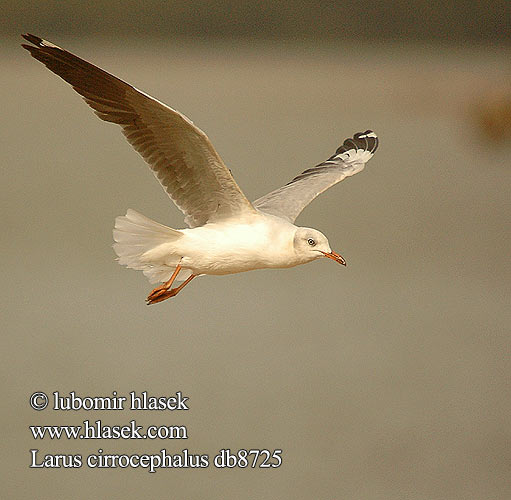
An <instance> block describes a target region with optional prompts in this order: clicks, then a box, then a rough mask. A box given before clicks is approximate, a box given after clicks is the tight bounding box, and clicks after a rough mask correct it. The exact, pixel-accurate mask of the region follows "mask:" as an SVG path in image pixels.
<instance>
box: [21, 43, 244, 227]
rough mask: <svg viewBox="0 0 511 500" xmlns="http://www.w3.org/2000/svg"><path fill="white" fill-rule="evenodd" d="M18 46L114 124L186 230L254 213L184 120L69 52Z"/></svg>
mask: <svg viewBox="0 0 511 500" xmlns="http://www.w3.org/2000/svg"><path fill="white" fill-rule="evenodd" d="M23 38H25V40H27V41H29V42H31V43H32V44H34V45H33V46H32V45H26V44H22V46H23V47H24V48H25V49H27V50H28V51H29V52H30V53H31V54H32V56H33V57H35V58H36V59H37V60H38V61H41V62H42V63H43V64H44V65H45V66H46V67H47V68H48V69H50V70H51V71H53V72H54V73H55V74H57V75H58V76H60V77H61V78H62V79H64V80H65V81H66V82H68V83H70V84H71V85H72V86H73V88H74V89H75V90H76V91H77V92H78V93H79V94H80V95H81V96H82V97H83V98H84V99H85V101H86V102H87V104H88V105H89V106H90V107H91V108H93V109H94V111H95V113H96V114H97V115H98V116H99V117H100V118H101V119H102V120H105V121H107V122H112V123H117V124H118V125H120V126H121V127H122V129H123V130H122V131H123V133H124V135H125V136H126V138H127V140H128V142H129V143H130V144H131V145H132V146H133V147H134V148H135V150H136V151H138V153H140V155H141V156H142V157H143V158H144V160H145V161H146V162H147V163H148V164H149V166H150V167H151V169H152V171H153V172H154V174H155V176H156V177H157V179H158V180H159V181H160V183H161V185H162V187H163V188H164V189H165V191H166V192H167V194H168V195H169V196H170V198H171V199H172V200H173V201H174V203H175V204H176V205H177V206H178V207H179V208H180V209H181V210H182V212H183V213H184V214H185V216H186V218H185V220H186V222H187V223H188V224H189V225H190V226H191V227H195V226H200V225H203V224H205V223H206V222H208V221H211V220H218V219H224V218H229V217H231V216H236V217H239V216H240V215H242V214H243V213H244V212H252V211H253V210H254V208H253V207H252V205H251V204H250V202H249V201H248V200H247V198H246V197H245V195H244V194H243V193H242V191H241V190H240V188H239V187H238V185H237V184H236V182H235V180H234V179H233V177H232V175H231V173H230V171H229V169H228V168H227V167H226V166H225V165H224V163H223V161H222V159H221V158H220V156H219V155H218V153H217V152H216V151H215V149H214V147H213V145H212V144H211V142H210V141H209V139H208V137H207V136H206V134H205V133H204V132H202V130H200V129H199V128H197V127H196V126H195V125H194V124H193V123H192V122H191V121H190V120H189V119H188V118H187V117H186V116H184V115H182V114H181V113H179V112H178V111H175V110H174V109H172V108H169V107H168V106H167V105H165V104H163V103H162V102H160V101H158V100H156V99H154V98H152V97H151V96H149V95H147V94H144V93H143V92H141V91H140V90H138V89H136V88H135V87H132V86H131V85H129V84H127V83H125V82H123V81H122V80H119V79H118V78H116V77H115V76H113V75H111V74H109V73H107V72H106V71H103V70H102V69H100V68H98V67H96V66H94V65H92V64H90V63H88V62H87V61H84V60H83V59H80V58H79V57H77V56H75V55H73V54H71V53H70V52H68V51H66V50H64V49H61V48H60V47H57V46H56V45H53V44H52V43H50V42H47V41H46V40H43V39H42V38H39V37H37V36H34V35H30V34H26V35H23Z"/></svg>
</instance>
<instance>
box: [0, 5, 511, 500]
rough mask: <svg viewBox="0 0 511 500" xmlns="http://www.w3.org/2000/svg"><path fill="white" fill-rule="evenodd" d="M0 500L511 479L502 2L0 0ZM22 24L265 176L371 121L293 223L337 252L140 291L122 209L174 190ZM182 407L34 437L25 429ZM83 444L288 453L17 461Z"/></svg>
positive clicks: (510, 110) (498, 490)
mask: <svg viewBox="0 0 511 500" xmlns="http://www.w3.org/2000/svg"><path fill="white" fill-rule="evenodd" d="M0 6H1V9H2V16H1V17H0V28H1V30H2V33H3V36H2V38H1V39H0V43H1V47H2V51H1V56H0V57H1V60H0V62H1V67H2V82H3V85H2V87H1V89H0V92H1V99H2V118H1V120H2V126H1V127H0V137H1V143H2V156H3V164H4V168H3V170H2V187H3V195H2V198H1V201H0V203H1V206H2V216H3V223H4V229H3V231H2V236H1V238H2V240H1V247H2V259H1V261H0V266H1V276H2V286H1V292H0V293H1V302H2V304H3V314H2V324H3V325H2V331H3V349H2V354H1V356H2V363H1V374H2V381H3V382H2V386H3V388H2V393H3V398H4V404H3V408H4V409H3V411H2V424H3V428H4V434H3V449H4V452H3V453H2V457H1V460H2V464H1V467H2V471H3V474H2V477H3V479H2V483H3V490H4V494H3V495H4V496H5V498H19V499H33V498H37V499H57V498H58V499H68V498H76V499H82V498H83V499H88V498H123V499H138V498H141V497H145V498H180V499H204V498H208V499H238V498H249V499H269V500H271V499H277V498H278V499H365V500H372V499H375V500H376V499H378V500H380V499H389V500H396V499H413V500H415V499H424V500H433V499H439V500H440V499H446V500H447V499H449V500H451V499H508V498H510V497H511V470H510V469H511V425H510V414H511V394H510V389H511V384H510V374H511V362H510V355H511V349H510V348H511V341H510V324H511V313H510V299H509V296H510V295H509V292H510V278H511V265H510V258H509V257H510V237H509V230H510V215H509V214H510V208H511V207H510V189H509V188H510V180H511V160H510V153H511V145H510V142H509V140H510V129H511V105H510V100H511V97H510V96H511V78H510V77H511V64H510V60H511V59H510V56H511V44H510V43H509V34H510V31H509V28H510V18H511V17H510V5H509V2H504V1H502V2H499V1H497V2H495V1H494V2H472V1H461V0H460V1H450V2H440V1H425V0H424V1H422V0H421V1H416V2H412V3H410V2H390V1H381V2H376V3H375V2H372V3H367V2H359V1H354V0H351V1H348V2H324V1H316V0H314V1H310V2H303V1H298V0H296V1H290V0H288V1H287V2H270V1H262V2H239V1H226V2H222V3H219V2H213V1H209V0H204V1H192V2H176V1H166V2H162V1H157V0H146V1H144V2H138V1H137V2H135V1H125V2H102V1H100V2H93V3H91V2H80V1H68V2H65V3H63V2H57V1H46V2H42V3H41V2H32V3H28V4H20V3H18V2H13V1H5V0H3V1H0ZM27 31H28V32H32V33H34V34H37V35H40V36H42V37H44V38H47V39H48V40H50V41H52V42H54V43H56V44H58V45H60V46H62V47H65V48H67V49H68V50H70V51H72V52H74V53H76V54H78V55H80V56H81V57H83V58H85V59H87V60H89V61H91V62H93V63H95V64H97V65H99V66H100V67H102V68H104V69H106V70H108V71H110V72H111V73H113V74H115V75H116V76H118V77H120V78H123V79H124V80H126V81H128V82H130V83H132V84H134V85H136V86H137V87H138V88H140V89H143V90H144V91H146V92H148V93H149V94H151V95H153V96H155V97H157V98H158V99H160V100H162V101H164V102H166V103H167V104H169V105H171V106H172V107H174V108H176V109H178V110H180V111H182V112H183V113H185V114H186V115H187V116H188V117H190V118H191V119H192V120H193V121H194V122H195V123H196V124H197V125H198V126H199V127H201V128H202V129H203V130H205V131H206V132H207V133H208V135H209V137H210V139H211V140H212V142H213V144H214V145H215V146H216V148H217V150H218V152H219V153H220V155H221V156H222V157H223V159H224V161H225V162H226V164H227V165H228V166H229V167H230V168H231V169H232V171H233V173H234V176H235V178H236V179H237V181H238V183H239V184H240V186H241V187H242V189H243V190H244V191H245V193H246V194H247V196H248V197H249V198H251V199H255V198H257V197H259V196H260V195H262V194H264V193H266V192H268V191H270V190H271V189H273V188H275V187H277V186H280V185H282V184H284V183H285V182H287V181H289V180H290V179H291V178H292V177H293V176H294V175H296V174H297V173H299V172H301V171H302V170H304V169H305V168H308V167H310V166H312V165H315V164H317V163H319V162H320V161H322V160H324V159H326V158H327V157H329V156H330V155H331V154H332V153H333V152H334V151H335V149H336V148H337V147H338V146H339V144H341V143H342V141H343V140H344V139H345V138H346V137H349V136H351V135H352V134H353V133H354V132H357V131H362V130H366V129H368V128H370V129H373V130H375V131H376V132H377V133H378V135H379V137H380V140H381V142H380V149H379V150H378V152H377V154H376V155H375V157H374V158H373V159H372V160H371V162H370V163H369V164H368V166H367V168H366V170H365V171H364V172H363V173H361V174H359V175H357V176H355V177H353V178H350V179H347V180H346V181H344V182H343V183H341V184H340V185H338V186H336V187H335V188H333V189H331V190H329V191H328V192H327V193H325V194H324V195H322V196H321V197H320V198H318V199H317V200H316V201H315V202H314V203H313V204H312V205H310V206H309V207H308V208H307V209H306V210H305V211H304V212H303V214H302V215H301V216H300V218H299V219H298V221H297V223H298V224H300V225H304V226H312V227H315V228H317V229H319V230H321V231H323V232H324V233H325V234H326V235H327V236H328V238H329V240H330V243H331V245H332V248H333V249H334V250H336V251H338V252H340V253H341V254H342V255H343V256H344V257H345V258H346V259H347V261H348V267H347V268H343V267H342V266H336V265H335V264H334V263H332V262H330V261H326V259H325V262H323V261H321V262H319V261H318V262H315V263H312V264H309V265H307V266H302V267H297V268H294V269H289V270H283V271H257V272H250V273H245V274H240V275H234V276H226V277H204V278H201V279H200V280H197V281H194V282H193V283H192V284H191V285H190V286H189V287H187V288H186V290H184V291H183V292H182V293H181V294H180V295H179V296H178V297H177V298H175V299H172V300H168V301H166V302H163V303H162V304H159V305H156V306H153V307H146V305H145V302H144V299H145V297H146V295H147V293H148V292H149V291H150V290H151V288H152V286H151V285H150V284H149V283H148V282H147V281H146V279H145V278H144V276H143V275H142V274H141V273H139V272H135V271H128V270H126V269H124V268H121V267H120V266H119V265H117V264H116V262H115V260H114V253H113V251H112V249H111V244H112V235H111V231H112V227H113V222H114V218H115V217H116V216H117V215H121V214H124V213H125V211H126V209H127V208H129V207H131V208H134V209H136V210H138V211H140V212H142V213H143V214H145V215H147V216H149V217H151V218H153V219H155V220H158V221H160V222H162V223H164V224H167V225H170V226H173V227H183V222H182V216H181V214H180V212H179V211H178V210H177V209H176V208H175V207H174V206H173V205H172V204H171V203H170V202H169V199H168V198H167V196H166V195H165V193H164V192H163V190H162V189H161V188H160V187H159V185H158V183H157V182H156V181H155V180H154V178H153V175H152V173H151V172H150V171H149V169H148V168H147V167H146V166H145V164H144V162H143V161H142V159H141V158H140V157H139V156H138V155H137V154H136V153H135V152H134V151H133V150H132V149H131V148H130V146H129V145H128V144H127V143H125V141H124V138H123V137H122V135H121V134H120V132H119V130H118V129H117V128H116V127H115V126H113V125H110V124H106V123H104V122H101V121H100V120H98V119H97V118H96V117H95V116H94V115H93V113H92V112H91V111H90V110H89V109H88V107H87V106H86V105H85V104H84V103H83V102H81V99H80V98H79V96H78V95H77V94H75V93H74V92H73V91H72V90H71V89H70V88H69V86H68V85H67V84H65V83H64V82H63V81H62V80H60V79H59V78H58V77H56V76H55V75H53V74H51V73H50V72H49V71H48V70H47V69H46V68H44V67H43V66H42V65H41V64H40V63H38V62H37V61H35V60H34V59H32V58H30V57H29V55H28V53H25V52H24V51H23V50H22V49H21V47H20V46H19V43H20V42H21V41H22V40H21V38H20V37H19V34H20V33H22V32H27ZM132 390H134V391H137V392H141V391H144V390H145V391H148V392H149V393H150V394H152V395H158V396H160V395H168V396H172V395H173V394H174V393H175V392H176V391H182V392H183V393H184V394H185V395H186V396H188V397H189V398H190V399H189V406H190V410H189V411H188V412H174V413H171V412H130V411H127V410H126V411H123V412H115V413H114V412H85V411H80V412H55V411H51V410H49V409H46V410H45V411H42V412H36V411H34V410H32V409H31V408H30V406H29V403H28V398H29V396H30V395H31V394H32V393H33V392H35V391H45V392H46V393H48V394H51V393H52V392H54V391H59V392H60V393H61V394H67V393H69V392H70V391H76V393H77V394H79V395H82V396H85V395H88V396H101V395H103V396H105V395H111V393H112V391H117V392H118V394H123V395H125V394H127V393H129V392H130V391H132ZM100 418H101V419H102V421H103V423H104V424H110V425H124V424H127V423H128V422H129V421H130V420H132V419H136V421H137V424H140V425H144V426H148V425H152V424H154V425H186V426H187V428H188V434H189V439H188V440H187V441H172V440H168V441H148V440H147V441H143V442H141V441H121V440H117V441H114V440H110V441H108V440H104V441H67V440H60V441H58V440H53V441H51V440H49V439H45V440H44V441H39V442H36V441H34V439H33V438H32V435H31V433H30V432H29V429H28V426H29V425H57V424H61V425H79V424H80V423H81V422H82V421H83V420H85V419H89V420H90V421H95V420H97V419H100ZM32 448H37V449H39V450H40V456H43V455H44V454H57V453H70V454H76V453H79V454H81V455H83V456H84V457H86V456H87V455H88V454H90V453H97V450H98V449H99V448H101V449H103V450H104V453H112V454H121V453H128V454H133V453H139V454H140V453H157V452H158V451H159V450H161V449H162V448H165V449H166V450H167V452H168V453H169V454H170V453H171V454H176V453H180V452H181V451H182V450H183V449H184V448H187V449H188V450H189V451H190V453H197V454H209V455H210V457H213V456H214V455H215V454H216V453H218V451H219V450H220V449H222V448H230V449H231V450H238V449H240V448H248V449H250V448H257V449H264V448H266V449H270V450H273V449H282V450H283V453H282V457H283V464H282V466H281V467H280V468H278V469H271V470H269V469H243V470H241V469H232V470H222V469H215V468H214V467H213V466H210V467H209V468H208V469H200V470H196V469H160V470H158V471H157V472H156V473H155V474H149V473H148V472H147V471H146V470H143V469H101V470H95V469H89V468H87V467H82V468H81V469H66V470H62V469H54V470H51V469H46V470H43V469H30V468H29V464H30V454H29V450H30V449H32Z"/></svg>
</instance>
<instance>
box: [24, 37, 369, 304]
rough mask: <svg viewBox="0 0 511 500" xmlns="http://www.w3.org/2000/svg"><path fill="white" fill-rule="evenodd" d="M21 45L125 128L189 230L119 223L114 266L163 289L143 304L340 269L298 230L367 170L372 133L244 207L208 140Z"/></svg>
mask: <svg viewBox="0 0 511 500" xmlns="http://www.w3.org/2000/svg"><path fill="white" fill-rule="evenodd" d="M22 36H23V38H24V39H25V40H27V41H28V42H30V43H31V44H33V45H27V44H22V46H23V47H24V48H25V49H27V50H28V51H29V52H30V54H31V55H32V56H33V57H34V58H35V59H37V60H38V61H40V62H42V63H43V64H44V65H45V66H46V67H47V68H48V69H49V70H51V71H53V72H54V73H55V74H57V75H58V76H60V77H61V78H62V79H64V80H65V81H66V82H68V83H69V84H71V85H72V87H73V88H74V89H75V90H76V91H77V92H78V93H79V94H80V95H81V96H82V97H83V98H84V99H85V102H87V104H88V105H89V106H90V107H91V108H92V109H93V110H94V112H95V113H96V114H97V115H98V116H99V117H100V118H101V119H102V120H105V121H107V122H112V123H117V124H118V125H120V126H121V128H122V132H123V134H124V135H125V136H126V139H127V140H128V142H129V143H130V144H131V145H132V146H133V147H134V148H135V150H136V151H137V152H138V153H139V154H140V155H141V156H142V157H143V158H144V160H145V161H146V162H147V164H148V165H149V167H150V168H151V170H152V171H153V173H154V175H155V176H156V178H157V179H158V181H159V182H160V184H161V185H162V187H163V189H164V190H165V191H166V193H167V194H168V195H169V197H170V198H171V199H172V201H173V202H174V203H175V204H176V205H177V207H178V208H179V209H181V211H182V212H183V213H184V215H185V222H186V224H187V225H188V228H186V229H172V228H170V227H167V226H164V225H162V224H159V223H158V222H155V221H153V220H151V219H149V218H147V217H145V216H144V215H141V214H139V213H138V212H136V211H135V210H131V209H129V210H128V211H127V213H126V215H124V216H120V217H117V218H116V220H115V228H114V230H113V236H114V240H115V244H114V250H115V252H116V254H117V255H118V257H119V259H118V260H119V263H120V264H122V265H125V266H126V267H129V268H131V269H137V270H140V271H143V273H144V275H145V276H146V277H147V278H148V279H149V281H150V282H151V283H162V285H161V286H158V287H157V288H155V289H154V290H152V292H151V293H150V294H149V296H148V297H147V304H155V303H157V302H161V301H163V300H165V299H168V298H170V297H173V296H175V295H177V294H178V293H179V292H180V291H181V290H182V289H183V288H184V287H185V286H186V285H187V284H188V283H190V281H192V279H194V278H195V277H196V276H201V275H204V274H212V275H223V274H233V273H240V272H243V271H250V270H252V269H264V268H287V267H293V266H297V265H299V264H305V263H307V262H311V261H313V260H316V259H319V258H322V257H327V258H329V259H332V260H334V261H335V262H338V263H339V264H343V265H346V261H345V260H344V259H343V257H341V256H340V255H339V254H338V253H335V252H333V251H332V250H331V248H330V245H329V243H328V240H327V238H326V236H325V235H323V234H322V233H321V232H319V231H317V230H316V229H311V228H307V227H298V226H296V225H295V224H294V221H295V219H296V218H297V217H298V215H299V214H300V212H301V211H302V210H303V209H304V208H305V207H306V206H307V205H308V204H309V203H310V202H311V201H312V200H314V198H316V196H318V195H319V194H321V193H322V192H323V191H325V190H326V189H328V188H329V187H331V186H333V185H334V184H337V183H338V182H340V181H342V180H343V179H344V178H345V177H349V176H351V175H354V174H356V173H358V172H360V171H361V170H363V168H364V166H365V164H366V163H367V162H368V161H369V159H370V158H371V157H372V156H373V154H374V152H375V151H376V148H377V147H378V138H377V136H376V134H375V133H374V132H372V131H371V130H366V131H365V132H360V133H357V134H355V135H354V136H353V137H352V138H349V139H346V140H345V141H344V143H343V144H342V145H341V146H340V147H339V148H338V149H337V151H336V152H335V154H333V155H332V156H331V157H330V158H329V159H328V160H326V161H324V162H323V163H320V164H319V165H316V166H315V167H312V168H309V169H307V170H305V171H304V172H302V173H301V174H300V175H298V176H297V177H295V178H294V179H293V180H292V181H290V182H289V183H287V184H286V185H285V186H282V187H280V188H278V189H276V190H274V191H272V192H271V193H268V194H267V195H265V196H263V197H262V198H259V199H258V200H256V201H254V202H252V203H250V201H248V199H247V198H246V197H245V195H244V194H243V192H242V191H241V189H240V188H239V186H238V185H237V184H236V181H235V180H234V178H233V176H232V175H231V172H230V170H229V169H228V168H227V167H226V166H225V164H224V163H223V161H222V159H221V158H220V156H219V155H218V153H217V152H216V151H215V148H214V147H213V145H212V144H211V142H210V141H209V139H208V137H207V136H206V134H205V133H204V132H202V130H200V129H199V128H197V127H196V126H195V125H194V124H193V123H192V122H191V121H190V120H189V119H188V118H187V117H186V116H184V115H183V114H181V113H179V112H178V111H176V110H174V109H172V108H170V107H168V106H167V105H166V104H163V103H162V102H160V101H158V100H156V99H154V98H153V97H151V96H149V95H147V94H145V93H144V92H142V91H140V90H138V89H136V88H135V87H132V86H131V85H129V84H128V83H125V82H123V81H122V80H119V79H118V78H116V77H115V76H113V75H111V74H109V73H107V72H106V71H103V70H102V69H100V68H98V67H97V66H94V65H92V64H90V63H88V62H87V61H84V60H83V59H80V58H79V57H77V56H75V55H73V54H71V53H70V52H68V51H67V50H64V49H61V48H60V47H57V46H56V45H54V44H52V43H50V42H47V41H46V40H43V39H42V38H39V37H37V36H34V35H30V34H26V35H22ZM174 283H180V284H179V286H174V287H173V285H174Z"/></svg>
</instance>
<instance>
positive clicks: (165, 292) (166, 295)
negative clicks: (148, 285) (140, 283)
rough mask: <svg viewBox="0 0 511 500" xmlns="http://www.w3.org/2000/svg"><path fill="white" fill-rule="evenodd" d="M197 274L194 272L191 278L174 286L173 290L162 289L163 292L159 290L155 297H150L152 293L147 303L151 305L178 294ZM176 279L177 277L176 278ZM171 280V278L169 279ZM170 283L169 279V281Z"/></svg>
mask: <svg viewBox="0 0 511 500" xmlns="http://www.w3.org/2000/svg"><path fill="white" fill-rule="evenodd" d="M195 276H197V275H196V274H192V275H191V276H190V277H189V278H187V279H186V280H185V281H183V283H181V284H180V285H179V286H178V287H176V288H172V289H171V290H162V291H161V293H160V292H159V293H158V294H157V295H156V296H155V297H154V298H150V297H151V295H152V294H151V295H149V297H148V298H147V305H148V306H150V305H151V304H157V303H158V302H163V301H164V300H167V299H170V297H174V296H175V295H177V294H178V293H179V292H180V291H181V290H182V289H183V288H184V287H185V286H186V285H188V283H190V281H192V280H193V278H195ZM174 279H175V278H174ZM169 281H170V280H169ZM167 283H168V281H167ZM167 283H165V285H166V284H167Z"/></svg>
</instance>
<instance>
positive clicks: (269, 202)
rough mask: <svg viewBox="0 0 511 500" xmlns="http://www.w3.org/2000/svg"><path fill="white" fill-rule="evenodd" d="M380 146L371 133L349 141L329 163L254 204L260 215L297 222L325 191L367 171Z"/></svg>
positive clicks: (326, 162) (298, 177)
mask: <svg viewBox="0 0 511 500" xmlns="http://www.w3.org/2000/svg"><path fill="white" fill-rule="evenodd" d="M377 147H378V137H377V136H376V134H375V133H374V132H373V131H372V130H366V131H365V132H359V133H358V134H355V135H354V136H353V138H351V139H346V140H345V141H344V143H343V145H342V146H341V147H339V148H338V149H337V151H336V152H335V154H334V155H333V156H331V157H330V158H329V159H328V160H326V161H325V162H323V163H320V164H319V165H316V166H315V167H313V168H309V169H308V170H305V172H302V173H301V174H300V175H299V176H297V177H295V178H294V179H293V180H292V181H291V182H289V183H288V184H286V185H285V186H282V187H281V188H278V189H276V190H275V191H272V192H271V193H268V194H267V195H265V196H263V197H262V198H259V199H258V200H256V201H254V202H253V205H254V207H255V208H257V209H258V210H260V211H261V212H264V213H267V214H272V215H277V216H278V217H282V218H284V219H287V220H289V221H290V222H294V221H295V219H296V218H297V217H298V215H299V214H300V212H301V211H302V210H303V209H304V208H305V207H306V206H307V205H308V204H309V203H310V202H311V201H312V200H313V199H314V198H316V196H318V195H320V194H321V193H322V192H323V191H326V190H327V189H328V188H329V187H331V186H333V185H334V184H337V183H338V182H340V181H342V180H343V179H344V178H345V177H349V176H350V175H355V174H357V173H358V172H360V171H361V170H363V169H364V167H365V164H366V163H367V162H368V161H369V160H370V159H371V157H372V156H373V154H374V152H375V151H376V148H377Z"/></svg>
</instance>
